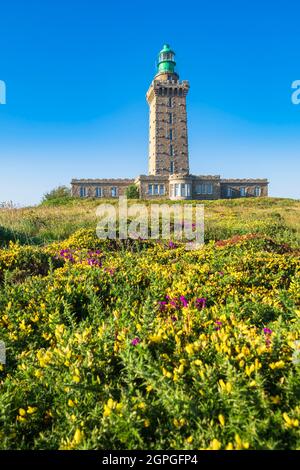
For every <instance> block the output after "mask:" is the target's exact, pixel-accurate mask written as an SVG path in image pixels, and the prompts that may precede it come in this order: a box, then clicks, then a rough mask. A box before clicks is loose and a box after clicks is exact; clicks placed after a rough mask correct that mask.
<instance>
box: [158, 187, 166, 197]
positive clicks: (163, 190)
mask: <svg viewBox="0 0 300 470" xmlns="http://www.w3.org/2000/svg"><path fill="white" fill-rule="evenodd" d="M164 194H165V185H164V184H160V185H159V195H160V196H163V195H164Z"/></svg>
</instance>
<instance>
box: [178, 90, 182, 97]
mask: <svg viewBox="0 0 300 470" xmlns="http://www.w3.org/2000/svg"><path fill="white" fill-rule="evenodd" d="M179 96H182V88H179Z"/></svg>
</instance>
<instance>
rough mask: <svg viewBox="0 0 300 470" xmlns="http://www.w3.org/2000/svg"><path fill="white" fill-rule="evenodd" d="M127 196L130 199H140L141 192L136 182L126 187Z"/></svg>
mask: <svg viewBox="0 0 300 470" xmlns="http://www.w3.org/2000/svg"><path fill="white" fill-rule="evenodd" d="M126 196H127V197H128V199H139V197H140V193H139V189H138V187H137V186H136V185H135V184H131V185H130V186H128V188H127V189H126Z"/></svg>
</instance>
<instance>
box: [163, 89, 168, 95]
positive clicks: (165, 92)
mask: <svg viewBox="0 0 300 470" xmlns="http://www.w3.org/2000/svg"><path fill="white" fill-rule="evenodd" d="M167 93H168V89H167V88H164V96H167Z"/></svg>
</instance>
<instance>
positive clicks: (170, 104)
mask: <svg viewBox="0 0 300 470" xmlns="http://www.w3.org/2000/svg"><path fill="white" fill-rule="evenodd" d="M169 108H172V98H171V97H170V98H169Z"/></svg>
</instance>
